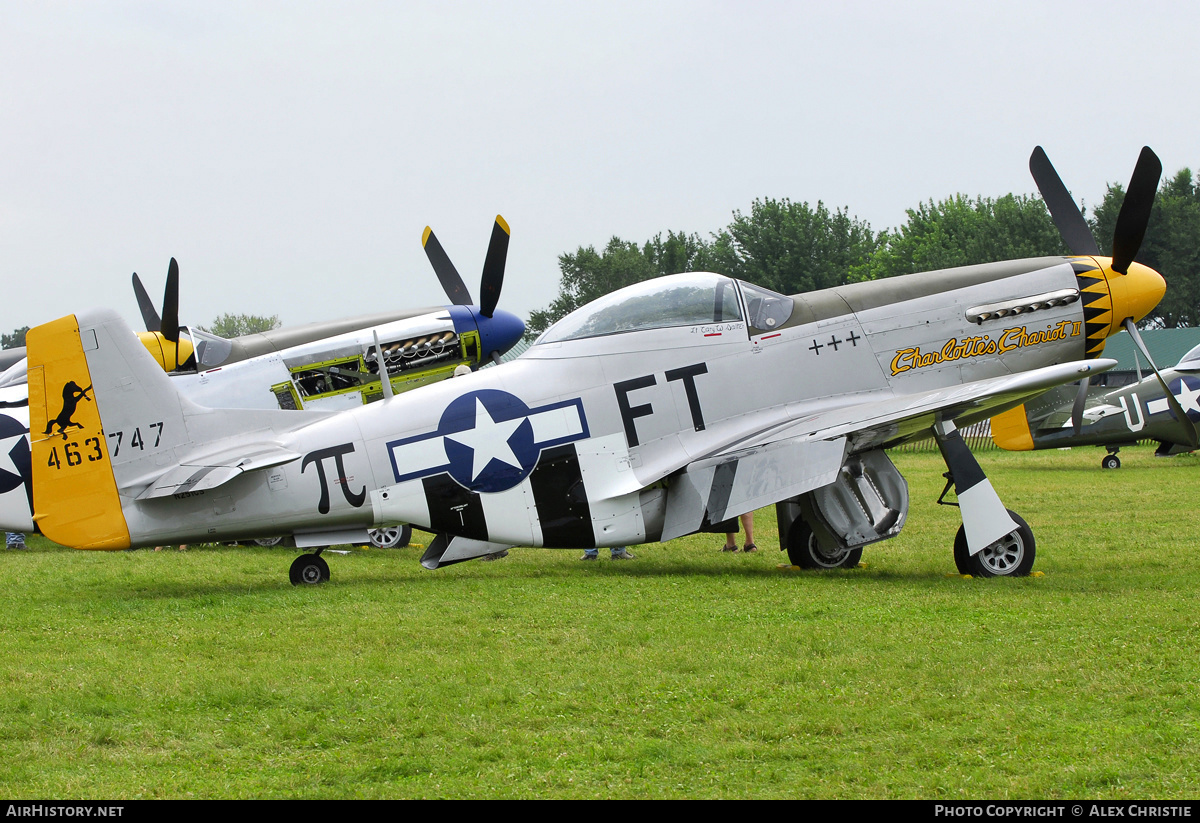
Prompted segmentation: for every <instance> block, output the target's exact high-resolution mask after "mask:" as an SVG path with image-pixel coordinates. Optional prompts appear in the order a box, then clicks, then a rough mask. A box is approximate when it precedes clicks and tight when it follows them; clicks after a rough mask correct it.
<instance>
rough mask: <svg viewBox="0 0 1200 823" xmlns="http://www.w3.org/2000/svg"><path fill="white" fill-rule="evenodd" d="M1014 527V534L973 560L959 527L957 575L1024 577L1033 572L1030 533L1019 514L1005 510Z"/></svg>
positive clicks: (955, 540)
mask: <svg viewBox="0 0 1200 823" xmlns="http://www.w3.org/2000/svg"><path fill="white" fill-rule="evenodd" d="M1007 511H1008V513H1009V515H1011V516H1012V519H1013V520H1014V521H1015V522H1016V524H1017V530H1016V531H1014V532H1010V533H1009V534H1006V535H1005V536H1004V537H1002V538H1000V539H999V540H997V541H996V542H995V543H993V544H992V545H990V546H985V547H984V548H983V549H982V550H980V551H979V552H977V553H976V554H975V555H974V556H971V554H970V553H969V552H968V550H967V532H966V530H965V529H964V528H963V527H962V526H959V527H958V534H957V535H955V537H954V565H956V566H958V573H959V574H969V575H971V576H972V577H1025V576H1026V575H1028V574H1029V573H1030V572H1031V571H1033V560H1034V558H1035V557H1036V556H1037V551H1036V549H1035V546H1034V540H1033V530H1032V529H1030V528H1029V524H1028V523H1026V522H1025V521H1024V520H1023V519H1022V518H1021V516H1020V515H1019V514H1017V513H1016V512H1014V511H1012V510H1011V509H1008V510H1007Z"/></svg>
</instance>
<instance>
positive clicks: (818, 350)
mask: <svg viewBox="0 0 1200 823" xmlns="http://www.w3.org/2000/svg"><path fill="white" fill-rule="evenodd" d="M823 348H825V347H824V346H822V345H821V344H820V343H818V342H817V341H816V340H814V341H813V344H812V345H811V346H809V347H808V349H809V351H814V352H816V353H817V357H820V356H821V349H823Z"/></svg>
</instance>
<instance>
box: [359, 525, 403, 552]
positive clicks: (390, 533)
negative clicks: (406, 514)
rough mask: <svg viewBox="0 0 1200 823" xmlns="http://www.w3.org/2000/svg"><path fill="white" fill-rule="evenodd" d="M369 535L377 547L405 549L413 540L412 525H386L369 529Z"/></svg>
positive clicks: (372, 543)
mask: <svg viewBox="0 0 1200 823" xmlns="http://www.w3.org/2000/svg"><path fill="white" fill-rule="evenodd" d="M367 536H368V537H370V538H371V545H372V546H374V547H375V548H377V549H403V548H404V547H405V546H407V545H408V544H409V541H411V540H412V526H410V525H408V524H407V523H406V524H404V525H403V526H384V527H383V528H382V529H368V530H367Z"/></svg>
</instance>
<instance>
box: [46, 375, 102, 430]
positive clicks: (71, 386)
mask: <svg viewBox="0 0 1200 823" xmlns="http://www.w3.org/2000/svg"><path fill="white" fill-rule="evenodd" d="M91 390H92V387H91V386H88V387H87V388H86V389H81V388H79V386H77V385H75V381H74V380H71V381H68V382H67V385H65V386H63V390H62V395H63V407H62V411H60V412H59V413H58V417H55V418H54V419H53V420H51V421H50V422H49V423H47V424H46V431H45V432H44V434H50V430H51V429H53V428H54V424H55V423H57V424H58V431H59V434H61V435H62V436H63V440H66V439H67V426H74V427H75V428H77V429H82V428H83V424H82V423H76V422H75V421H74V420H72V419H71V418H72V417H74V416H75V409H76V407H77V406H78V405H79V398H81V397H82V398H83V399H84V400H91V399H92V398H90V397H88V392H90V391H91Z"/></svg>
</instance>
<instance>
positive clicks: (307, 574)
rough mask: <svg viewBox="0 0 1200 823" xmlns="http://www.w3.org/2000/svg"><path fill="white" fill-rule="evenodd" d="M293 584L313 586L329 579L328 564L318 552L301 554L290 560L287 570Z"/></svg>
mask: <svg viewBox="0 0 1200 823" xmlns="http://www.w3.org/2000/svg"><path fill="white" fill-rule="evenodd" d="M288 577H289V578H291V581H292V585H293V586H300V585H306V586H315V585H317V584H318V583H326V582H328V581H329V564H328V563H326V562H325V559H324V558H323V557H321V556H320V555H319V554H302V555H300V556H299V557H297V558H296V559H295V560H293V561H292V568H291V570H290V571H289V572H288Z"/></svg>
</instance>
